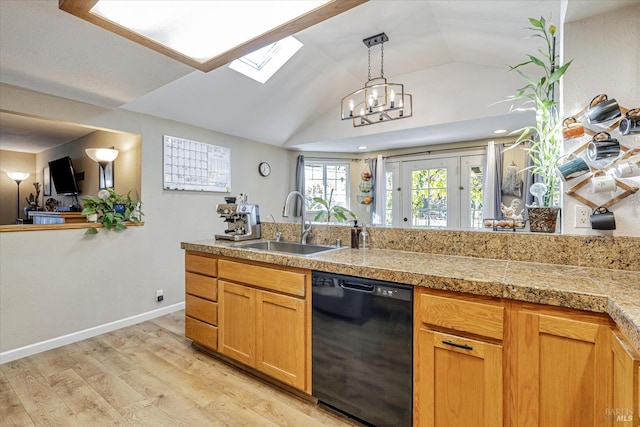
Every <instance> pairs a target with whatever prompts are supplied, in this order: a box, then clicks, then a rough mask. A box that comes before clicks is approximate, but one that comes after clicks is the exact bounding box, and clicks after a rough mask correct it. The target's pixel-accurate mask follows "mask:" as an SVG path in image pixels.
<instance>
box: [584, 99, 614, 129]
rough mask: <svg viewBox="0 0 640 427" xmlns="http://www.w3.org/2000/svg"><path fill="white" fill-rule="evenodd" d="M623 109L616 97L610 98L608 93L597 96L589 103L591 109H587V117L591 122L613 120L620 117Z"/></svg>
mask: <svg viewBox="0 0 640 427" xmlns="http://www.w3.org/2000/svg"><path fill="white" fill-rule="evenodd" d="M621 115H622V111H620V106H619V105H618V101H616V100H615V99H608V98H607V95H606V94H601V95H598V96H596V97H595V98H593V99H592V100H591V102H590V103H589V109H587V118H588V119H589V123H601V122H606V121H607V120H612V119H616V118H618V117H620V116H621Z"/></svg>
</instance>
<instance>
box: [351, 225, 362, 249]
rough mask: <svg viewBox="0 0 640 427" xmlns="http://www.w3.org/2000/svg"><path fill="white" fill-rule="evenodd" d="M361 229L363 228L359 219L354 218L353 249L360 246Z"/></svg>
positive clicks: (352, 228) (352, 230) (352, 231)
mask: <svg viewBox="0 0 640 427" xmlns="http://www.w3.org/2000/svg"><path fill="white" fill-rule="evenodd" d="M361 231H362V228H360V227H359V226H358V220H357V219H356V220H354V221H353V227H351V247H352V248H353V249H358V248H359V247H360V240H359V236H360V232H361Z"/></svg>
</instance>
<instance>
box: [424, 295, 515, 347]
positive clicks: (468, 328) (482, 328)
mask: <svg viewBox="0 0 640 427" xmlns="http://www.w3.org/2000/svg"><path fill="white" fill-rule="evenodd" d="M419 304H420V308H419V312H418V313H417V315H418V320H419V321H420V322H422V323H426V324H429V325H435V326H441V327H443V328H448V329H454V330H456V331H462V332H469V333H472V334H476V335H481V336H485V337H490V338H496V339H499V340H501V339H502V338H503V329H504V307H499V306H494V305H490V304H486V303H481V302H472V301H465V300H460V299H455V298H446V297H440V296H435V295H428V294H420V299H419Z"/></svg>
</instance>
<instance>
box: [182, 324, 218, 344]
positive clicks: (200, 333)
mask: <svg viewBox="0 0 640 427" xmlns="http://www.w3.org/2000/svg"><path fill="white" fill-rule="evenodd" d="M184 334H185V336H186V337H187V338H189V339H192V340H194V341H195V342H197V343H200V344H202V345H206V346H207V347H209V348H212V349H214V350H218V328H217V327H215V326H212V325H210V324H208V323H204V322H201V321H199V320H197V319H193V318H191V317H189V316H187V317H185V318H184Z"/></svg>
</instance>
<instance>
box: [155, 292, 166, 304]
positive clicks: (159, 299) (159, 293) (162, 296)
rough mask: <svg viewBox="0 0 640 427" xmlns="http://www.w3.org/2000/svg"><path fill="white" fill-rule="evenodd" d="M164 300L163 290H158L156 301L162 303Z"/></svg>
mask: <svg viewBox="0 0 640 427" xmlns="http://www.w3.org/2000/svg"><path fill="white" fill-rule="evenodd" d="M162 300H164V291H163V290H162V289H158V290H157V291H156V301H158V302H162Z"/></svg>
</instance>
